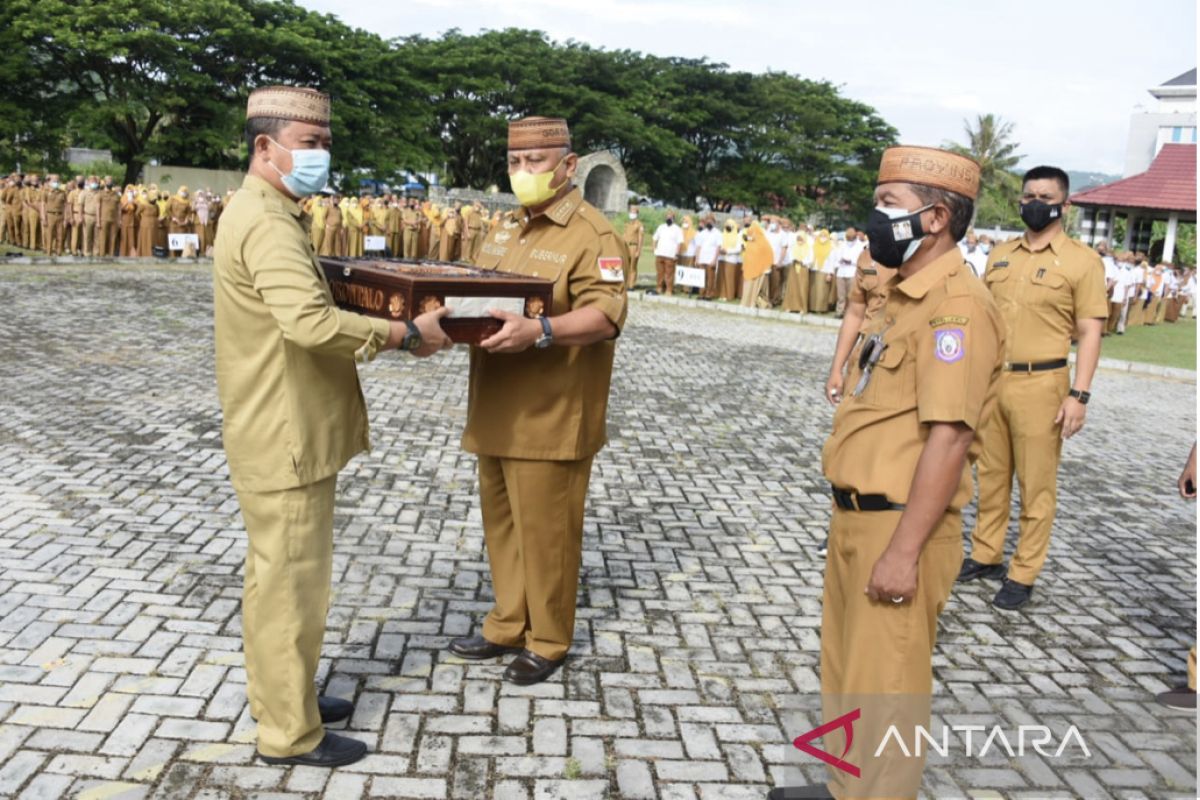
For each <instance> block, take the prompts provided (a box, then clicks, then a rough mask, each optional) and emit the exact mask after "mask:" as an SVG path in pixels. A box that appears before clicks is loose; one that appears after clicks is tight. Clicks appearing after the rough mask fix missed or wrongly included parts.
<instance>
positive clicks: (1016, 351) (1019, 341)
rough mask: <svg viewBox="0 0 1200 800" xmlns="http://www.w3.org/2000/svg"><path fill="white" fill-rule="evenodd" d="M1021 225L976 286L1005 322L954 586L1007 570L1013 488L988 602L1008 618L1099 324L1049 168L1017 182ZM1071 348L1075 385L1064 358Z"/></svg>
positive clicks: (1087, 272) (1061, 193)
mask: <svg viewBox="0 0 1200 800" xmlns="http://www.w3.org/2000/svg"><path fill="white" fill-rule="evenodd" d="M1023 185H1024V189H1023V194H1022V197H1021V218H1022V219H1023V220H1024V221H1025V225H1026V227H1027V228H1028V230H1027V231H1026V232H1025V235H1024V236H1022V237H1021V238H1020V239H1017V240H1015V241H1011V242H1006V243H1004V244H1002V245H999V246H998V247H997V248H996V249H995V250H993V251H992V253H991V256H990V258H989V259H988V265H987V272H986V273H985V275H984V279H985V280H986V282H987V285H988V288H989V289H991V291H992V295H993V296H994V297H995V298H996V304H997V305H998V306H999V307H1000V313H1001V314H1002V315H1003V316H1004V323H1005V328H1006V331H1007V342H1006V346H1005V352H1004V360H1005V371H1004V374H1003V375H1002V377H1001V380H1000V388H999V402H998V403H997V405H996V408H995V410H994V412H993V414H992V416H991V417H989V418H988V420H987V422H986V423H985V425H984V427H983V430H982V432H981V434H980V435H981V437H982V439H983V454H982V455H981V456H980V459H979V519H978V522H977V524H976V527H975V532H974V534H972V537H971V556H970V558H968V559H967V560H966V561H965V562H964V563H963V567H962V572H961V573H960V574H959V576H958V580H959V581H971V580H975V579H976V578H981V577H991V578H1002V577H1005V575H1006V571H1005V569H1004V565H1003V564H1002V563H1001V562H1002V560H1003V557H1004V537H1005V534H1006V533H1007V532H1008V518H1009V508H1010V504H1011V501H1012V477H1013V473H1014V472H1015V473H1016V476H1017V483H1018V485H1019V486H1020V489H1021V518H1020V520H1021V523H1020V538H1019V539H1018V540H1017V550H1016V553H1015V554H1014V556H1013V560H1012V564H1011V565H1010V567H1009V568H1008V570H1007V577H1006V578H1005V580H1004V583H1003V585H1002V586H1001V588H1000V591H999V592H998V593H997V594H996V597H995V599H994V600H993V601H992V602H993V605H995V606H996V607H997V608H1002V609H1005V610H1010V611H1011V610H1013V609H1016V608H1020V607H1021V606H1022V605H1024V604H1025V603H1026V602H1028V600H1029V598H1030V596H1031V595H1032V594H1033V583H1034V581H1035V580H1036V579H1037V576H1038V573H1039V572H1041V569H1042V565H1043V564H1044V563H1045V561H1046V553H1047V551H1048V550H1049V548H1050V530H1051V527H1052V526H1053V524H1054V511H1055V506H1056V502H1057V495H1058V483H1057V480H1058V460H1059V454H1060V453H1061V451H1062V442H1063V440H1064V439H1069V438H1071V437H1072V436H1074V435H1075V434H1076V433H1078V432H1079V431H1080V430H1081V429H1082V428H1083V423H1084V417H1085V412H1086V411H1087V402H1088V400H1089V398H1090V394H1089V391H1088V390H1089V389H1090V388H1091V385H1092V376H1093V375H1094V374H1095V372H1096V364H1097V362H1098V361H1099V360H1100V334H1101V332H1102V330H1103V327H1104V320H1105V318H1106V317H1107V316H1108V301H1107V298H1106V297H1105V286H1104V266H1103V264H1101V262H1100V257H1099V256H1098V255H1096V253H1095V252H1093V251H1092V250H1091V249H1090V248H1088V247H1086V246H1085V245H1082V244H1080V243H1079V242H1076V241H1074V240H1072V239H1071V238H1069V237H1068V236H1067V234H1066V231H1064V230H1063V216H1064V212H1065V209H1066V207H1067V194H1068V191H1069V188H1070V186H1069V182H1068V179H1067V174H1066V173H1065V172H1063V171H1062V170H1061V169H1058V168H1057V167H1035V168H1034V169H1031V170H1029V172H1027V173H1025V178H1024V181H1023ZM1072 338H1075V339H1077V340H1078V341H1079V351H1078V356H1077V358H1076V363H1075V380H1074V381H1071V380H1070V372H1069V370H1068V368H1067V355H1068V354H1069V353H1070V351H1071V339H1072Z"/></svg>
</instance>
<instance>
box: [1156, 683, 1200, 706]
mask: <svg viewBox="0 0 1200 800" xmlns="http://www.w3.org/2000/svg"><path fill="white" fill-rule="evenodd" d="M1154 699H1155V700H1157V701H1158V702H1159V704H1160V705H1164V706H1166V707H1167V708H1182V709H1184V710H1185V711H1195V710H1196V690H1195V689H1189V688H1188V687H1187V686H1176V687H1175V688H1174V689H1168V690H1167V691H1165V692H1160V693H1159V694H1157V695H1155V697H1154Z"/></svg>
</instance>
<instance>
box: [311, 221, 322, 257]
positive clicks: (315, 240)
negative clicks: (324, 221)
mask: <svg viewBox="0 0 1200 800" xmlns="http://www.w3.org/2000/svg"><path fill="white" fill-rule="evenodd" d="M308 234H309V237H310V238H311V240H312V246H313V252H315V253H318V254H319V253H320V252H321V245H322V244H324V243H325V226H324V225H313V226H312V230H310V231H309V232H308Z"/></svg>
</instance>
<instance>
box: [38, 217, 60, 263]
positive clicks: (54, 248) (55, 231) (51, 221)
mask: <svg viewBox="0 0 1200 800" xmlns="http://www.w3.org/2000/svg"><path fill="white" fill-rule="evenodd" d="M64 233H65V231H64V229H63V215H62V214H51V213H47V214H46V230H45V231H44V233H43V236H44V237H45V250H46V252H47V253H49V254H50V255H54V256H61V255H62V248H63V234H64Z"/></svg>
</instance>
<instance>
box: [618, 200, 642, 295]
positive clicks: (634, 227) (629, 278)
mask: <svg viewBox="0 0 1200 800" xmlns="http://www.w3.org/2000/svg"><path fill="white" fill-rule="evenodd" d="M621 239H622V241H624V242H625V247H626V248H628V250H629V269H628V270H626V271H625V288H626V289H632V288H633V287H634V286H636V285H637V279H638V261H639V260H640V259H641V257H642V247H644V246H645V244H646V226H645V225H643V224H642V221H641V220H640V219H638V207H637V206H630V207H629V221H628V222H626V223H625V230H624V231H623V232H622V233H621Z"/></svg>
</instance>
